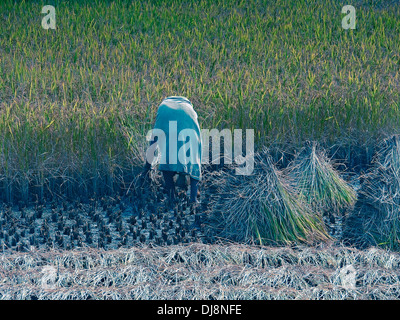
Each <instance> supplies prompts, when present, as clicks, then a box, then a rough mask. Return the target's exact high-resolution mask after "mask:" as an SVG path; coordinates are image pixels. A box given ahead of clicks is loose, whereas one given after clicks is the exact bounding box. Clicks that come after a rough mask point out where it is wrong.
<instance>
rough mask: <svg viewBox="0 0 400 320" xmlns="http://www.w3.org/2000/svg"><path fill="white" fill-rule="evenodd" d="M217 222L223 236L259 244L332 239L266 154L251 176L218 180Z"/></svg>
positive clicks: (227, 174) (258, 159) (260, 156)
mask: <svg viewBox="0 0 400 320" xmlns="http://www.w3.org/2000/svg"><path fill="white" fill-rule="evenodd" d="M216 184H217V185H218V186H219V188H220V190H219V194H220V195H219V197H218V198H217V200H216V202H215V203H216V204H215V212H216V213H215V214H216V216H215V220H216V221H217V229H218V230H219V235H220V236H221V237H225V238H228V239H233V240H235V241H245V242H255V243H259V244H278V245H282V244H294V243H316V242H320V241H327V240H329V239H330V237H329V235H328V234H327V231H326V229H325V226H324V223H323V222H322V217H321V216H320V215H319V214H318V213H314V212H313V211H312V210H311V208H310V207H309V206H308V204H306V203H305V202H304V201H303V200H302V198H301V197H299V196H298V194H297V193H296V190H295V189H294V188H293V187H292V186H291V183H290V182H289V181H288V180H287V178H286V177H285V176H284V175H283V173H282V172H281V171H279V170H278V169H277V168H276V167H275V166H274V164H273V163H272V159H271V157H270V156H269V154H268V151H266V150H264V151H263V152H262V153H260V154H257V155H256V156H255V169H254V172H253V174H252V175H250V176H239V175H234V174H232V173H231V172H230V171H227V172H225V173H223V174H222V175H221V176H220V177H218V178H216Z"/></svg>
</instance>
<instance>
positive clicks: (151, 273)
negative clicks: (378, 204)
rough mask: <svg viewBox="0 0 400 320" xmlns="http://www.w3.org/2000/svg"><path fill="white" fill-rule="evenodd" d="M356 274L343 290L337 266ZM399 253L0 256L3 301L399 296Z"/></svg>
mask: <svg viewBox="0 0 400 320" xmlns="http://www.w3.org/2000/svg"><path fill="white" fill-rule="evenodd" d="M349 266H352V268H354V270H355V281H356V282H355V286H354V287H348V286H346V284H345V283H343V278H342V277H341V274H342V270H344V269H342V268H344V267H349ZM399 266H400V255H399V254H397V253H389V252H387V251H384V250H382V249H376V248H372V249H369V250H367V251H360V250H357V249H354V248H349V247H330V246H326V247H302V246H299V247H293V248H289V247H281V248H276V247H275V248H273V247H259V246H249V245H240V244H230V245H226V244H225V245H222V244H214V245H205V244H197V243H192V244H188V245H178V246H170V247H168V248H166V247H154V248H150V247H132V248H130V249H118V250H109V251H104V250H98V249H90V248H83V249H81V250H73V251H32V252H28V253H8V254H2V255H1V258H0V273H1V274H2V282H1V284H0V297H1V299H146V300H147V299H206V300H207V299H221V300H222V299H397V298H398V297H399V295H400V290H399V288H400V282H399V276H400V274H399V271H398V270H399Z"/></svg>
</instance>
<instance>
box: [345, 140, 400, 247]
mask: <svg viewBox="0 0 400 320" xmlns="http://www.w3.org/2000/svg"><path fill="white" fill-rule="evenodd" d="M399 139H400V138H399V136H398V135H394V136H392V137H390V138H388V139H386V140H384V141H383V142H382V144H381V146H380V149H379V151H378V152H377V153H376V155H375V157H374V160H373V162H374V166H373V167H372V168H371V169H370V170H369V171H368V172H367V173H366V174H365V175H364V177H363V184H362V186H361V190H360V195H361V197H362V202H361V203H360V204H359V206H357V207H358V210H357V211H355V212H354V217H353V220H354V221H358V225H354V226H348V228H349V229H350V230H352V229H354V228H360V229H361V233H362V235H363V237H362V240H363V241H365V242H367V243H369V244H374V245H376V244H377V245H380V246H383V247H386V248H389V249H394V250H398V249H399V248H400V222H399V221H400V140H399ZM357 218H358V219H357Z"/></svg>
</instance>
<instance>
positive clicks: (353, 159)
mask: <svg viewBox="0 0 400 320" xmlns="http://www.w3.org/2000/svg"><path fill="white" fill-rule="evenodd" d="M52 3H53V4H54V6H55V8H56V30H51V29H49V30H45V29H43V28H42V27H41V19H42V18H43V17H44V15H43V14H41V8H42V7H43V6H44V5H46V4H47V3H45V2H44V1H35V2H30V1H11V0H6V1H2V3H1V5H0V12H1V15H0V19H1V20H0V22H1V23H0V30H1V32H0V132H1V135H0V139H1V141H0V191H1V192H0V196H1V197H2V198H3V200H4V201H7V202H10V201H18V200H21V199H22V200H24V201H28V200H32V199H33V200H36V198H43V197H52V196H54V195H59V196H63V197H71V198H74V197H76V196H77V194H79V195H85V196H87V197H89V196H92V195H94V194H96V195H99V194H113V193H115V192H118V191H119V190H121V189H125V191H126V189H127V188H128V186H129V185H130V183H131V181H132V177H134V176H135V174H136V172H137V169H138V167H139V166H140V165H141V164H142V163H143V152H144V151H143V145H144V140H145V139H144V137H145V133H146V132H147V130H148V129H150V128H151V126H152V122H153V120H154V118H155V112H156V110H157V107H158V105H159V103H160V102H161V101H162V99H163V98H165V97H166V96H168V95H183V96H186V97H188V98H189V99H190V100H191V101H192V102H193V104H194V106H195V109H196V111H197V113H198V115H199V122H200V126H201V127H202V128H210V129H211V128H217V129H223V128H228V129H234V128H241V129H254V130H255V140H256V145H257V146H258V147H260V148H261V147H262V146H268V147H271V146H272V147H277V146H278V147H280V148H281V149H284V150H285V151H286V152H289V153H291V152H293V150H294V149H295V148H300V147H302V146H303V143H304V141H306V140H315V141H318V142H319V143H321V144H322V146H324V147H325V148H327V149H328V150H329V151H330V153H331V154H335V155H336V156H337V157H338V158H340V159H345V160H346V161H347V162H348V163H349V164H351V165H352V166H353V167H357V166H359V165H360V164H361V165H364V166H365V165H366V164H368V162H369V161H370V159H371V157H372V154H373V151H374V148H375V147H376V144H377V142H378V141H380V140H381V139H382V138H384V137H386V135H388V134H393V133H398V130H397V127H398V123H399V110H398V108H399V105H398V101H399V92H400V90H399V73H398V63H399V59H400V57H399V52H400V48H399V47H400V42H399V40H398V34H399V31H400V25H399V23H400V22H399V19H398V17H399V10H400V9H399V6H398V2H397V1H372V0H371V1H354V3H352V5H353V6H355V8H357V12H356V14H357V16H356V17H357V27H356V29H355V30H344V29H342V27H341V19H342V17H343V16H342V14H341V8H342V7H343V6H344V5H345V4H347V3H344V2H342V1H333V0H328V1H319V0H301V1H274V2H270V1H258V0H251V1H235V2H234V3H231V2H230V1H198V2H195V3H193V2H192V1H172V2H171V1H168V2H163V1H140V2H136V1H135V2H131V1H120V0H116V1H95V0H93V1H89V2H86V3H85V4H82V3H81V2H80V1H69V2H65V1H53V2H52ZM332 148H333V149H332ZM336 149H339V150H340V152H339V151H338V152H335V150H336ZM336 151H337V150H336Z"/></svg>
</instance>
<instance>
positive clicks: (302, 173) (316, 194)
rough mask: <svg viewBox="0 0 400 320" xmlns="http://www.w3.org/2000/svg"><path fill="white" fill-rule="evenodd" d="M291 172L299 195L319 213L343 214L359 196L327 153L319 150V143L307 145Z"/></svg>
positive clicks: (291, 166) (290, 169) (289, 169)
mask: <svg viewBox="0 0 400 320" xmlns="http://www.w3.org/2000/svg"><path fill="white" fill-rule="evenodd" d="M287 171H288V172H287V173H288V175H289V176H291V177H292V178H293V181H294V182H295V185H296V188H297V189H298V192H299V194H300V195H301V196H302V197H303V198H304V199H305V201H306V202H307V203H309V204H310V205H311V207H312V209H313V210H314V211H316V212H321V213H322V214H327V213H328V214H329V215H332V214H338V213H342V212H343V210H345V209H348V208H349V207H352V206H353V205H354V203H355V201H356V199H357V194H356V191H355V190H354V189H353V188H352V187H351V186H350V185H349V184H348V183H347V182H346V181H345V180H343V179H342V178H341V176H340V175H339V173H338V172H337V171H336V170H335V169H334V168H333V166H332V164H331V162H330V160H329V159H328V157H327V156H326V154H325V153H324V152H323V151H321V150H317V144H316V143H315V142H313V143H310V144H308V145H307V146H306V147H305V148H303V150H302V151H301V152H300V153H299V154H298V156H297V157H296V158H295V159H294V161H293V162H292V163H291V164H290V165H289V168H288V169H287Z"/></svg>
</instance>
